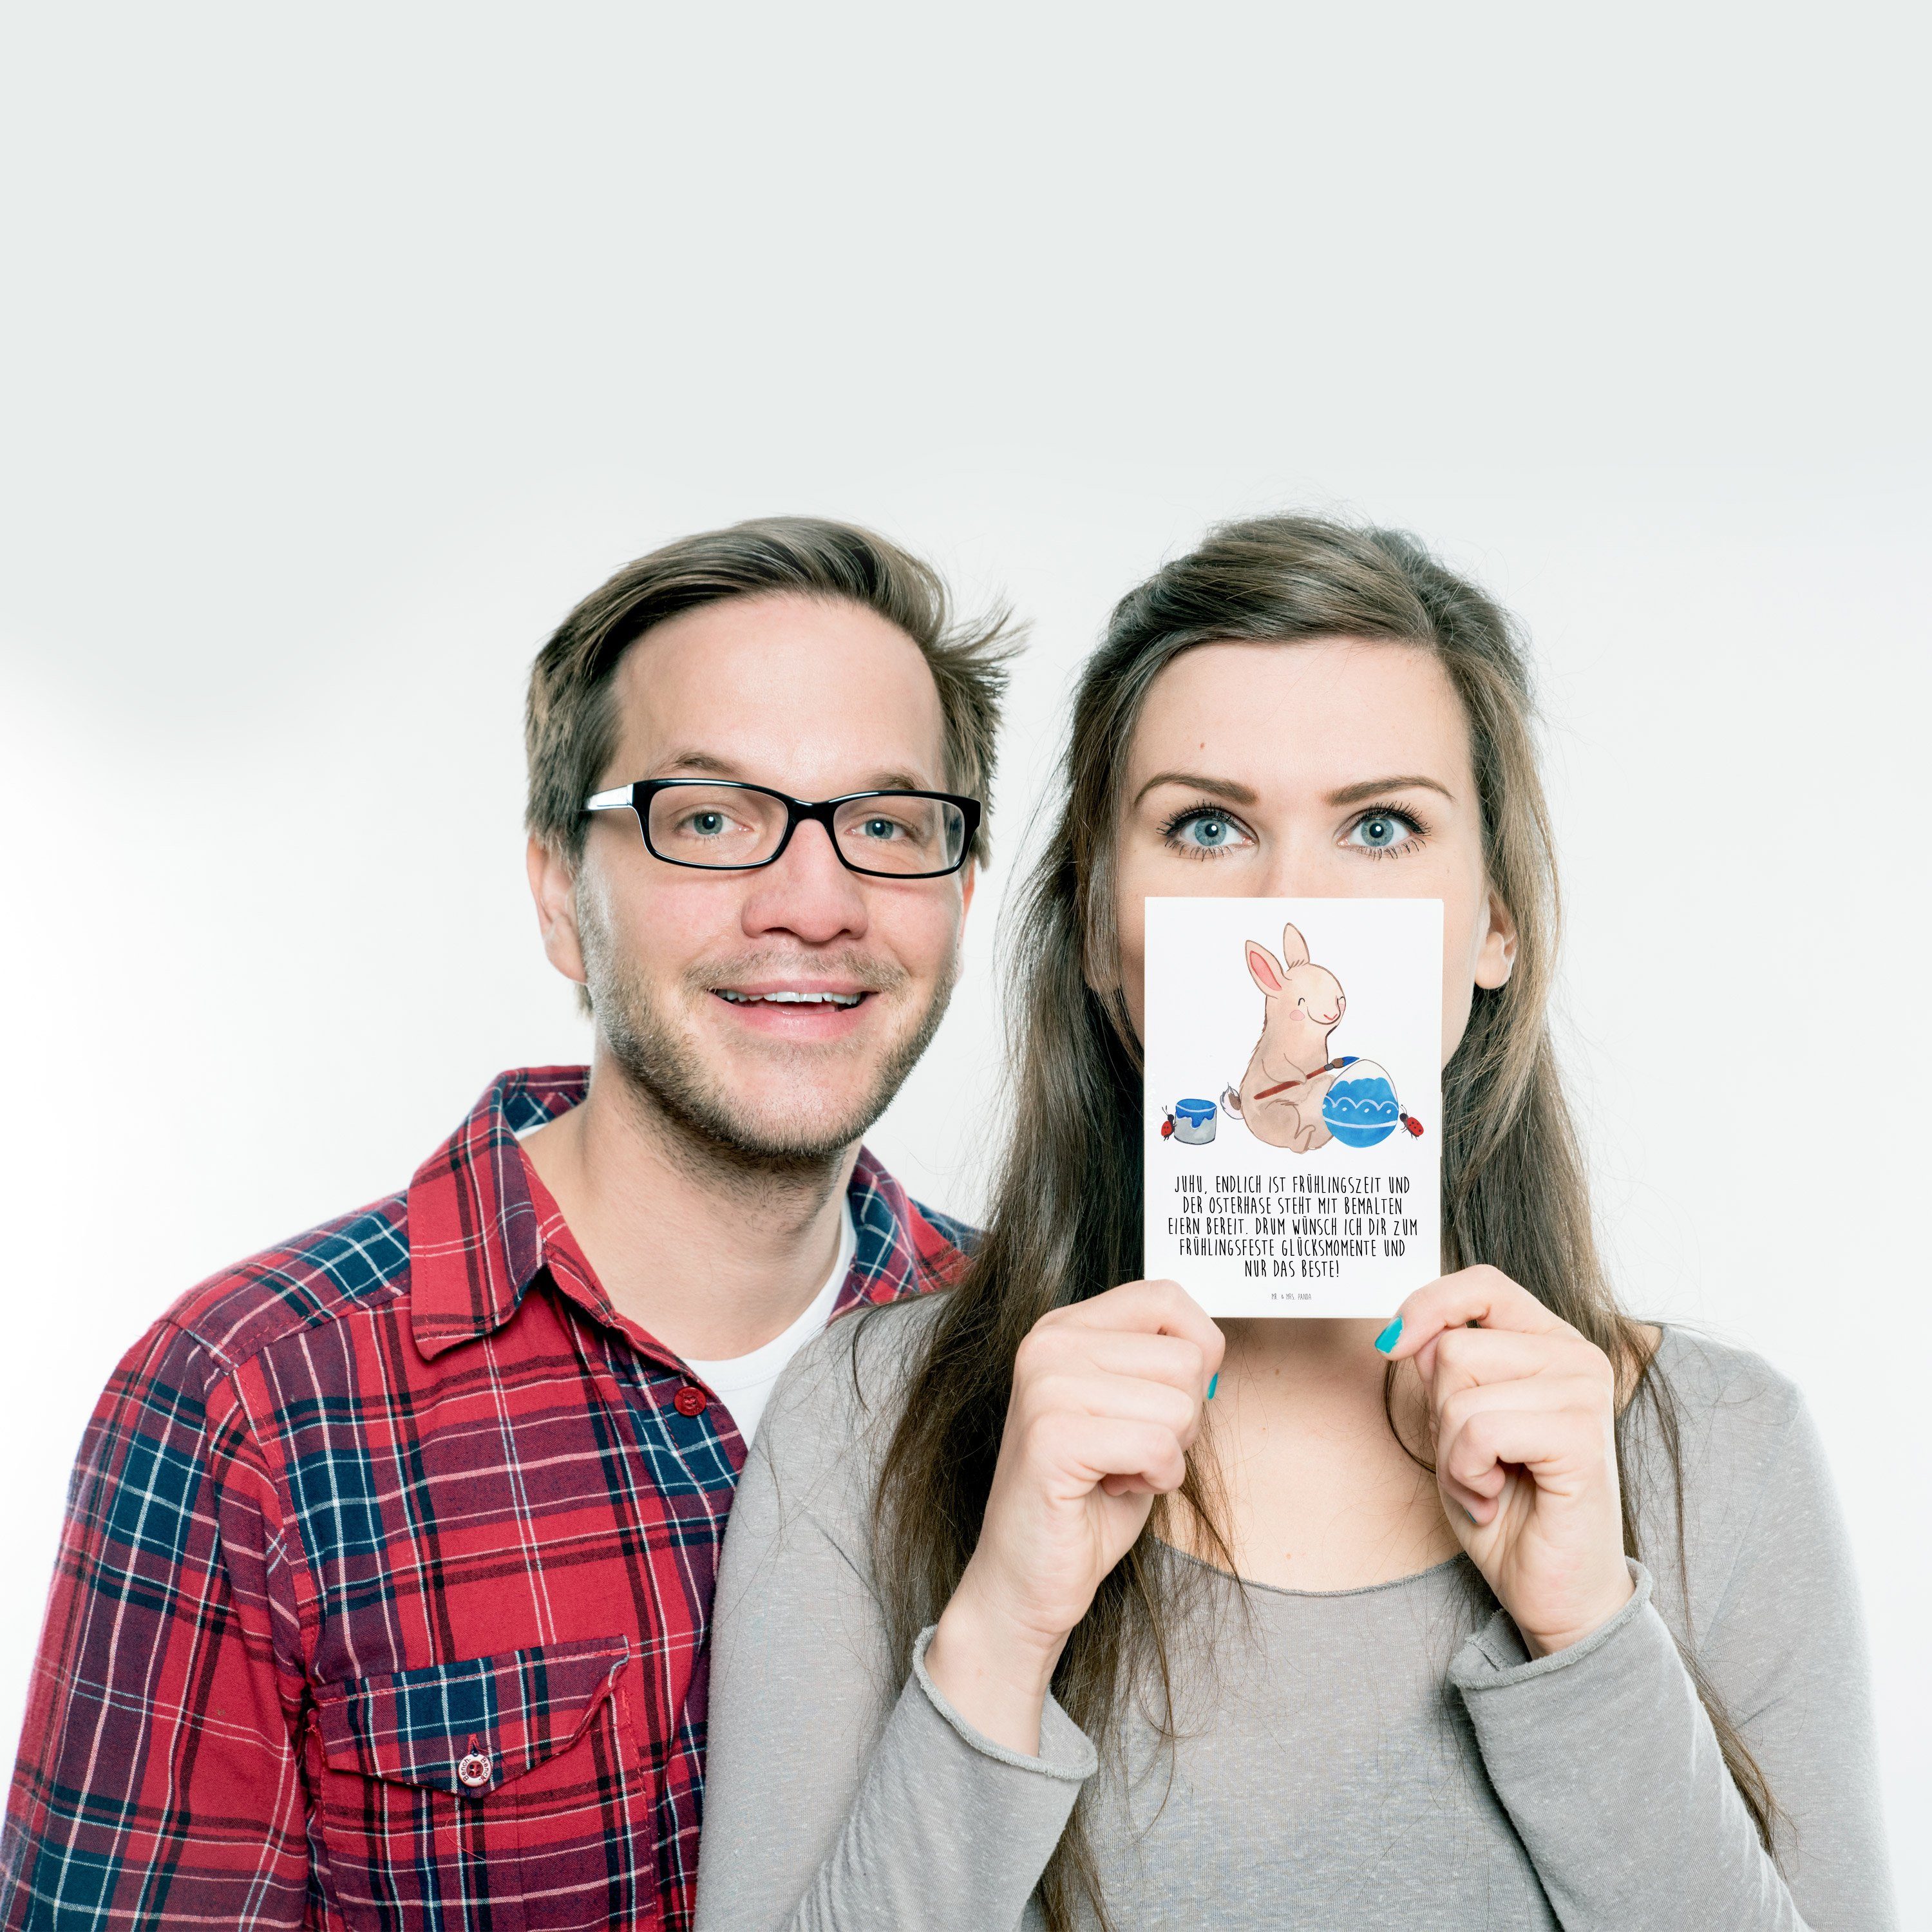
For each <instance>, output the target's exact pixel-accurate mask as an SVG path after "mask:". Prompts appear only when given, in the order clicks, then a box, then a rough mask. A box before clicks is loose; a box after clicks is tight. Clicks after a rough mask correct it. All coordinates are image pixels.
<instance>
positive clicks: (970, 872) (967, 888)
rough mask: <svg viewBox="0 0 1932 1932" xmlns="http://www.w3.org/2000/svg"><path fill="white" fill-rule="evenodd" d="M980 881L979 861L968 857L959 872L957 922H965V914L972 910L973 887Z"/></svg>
mask: <svg viewBox="0 0 1932 1932" xmlns="http://www.w3.org/2000/svg"><path fill="white" fill-rule="evenodd" d="M978 883H980V865H979V862H978V860H977V859H968V860H967V861H966V863H965V865H963V866H962V868H960V873H959V923H960V924H961V925H962V926H964V925H965V923H966V915H967V914H968V913H969V912H971V910H973V888H974V886H976V885H977V884H978Z"/></svg>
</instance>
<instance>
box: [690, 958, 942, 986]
mask: <svg viewBox="0 0 1932 1932" xmlns="http://www.w3.org/2000/svg"><path fill="white" fill-rule="evenodd" d="M911 978H912V975H911V974H910V973H909V972H907V970H906V969H905V968H904V967H903V966H901V965H900V964H899V963H898V961H897V960H895V959H883V958H881V957H880V956H878V955H877V954H876V953H859V952H856V951H854V950H851V949H850V948H845V949H842V950H840V951H838V952H836V953H793V952H775V951H772V950H769V948H767V949H763V950H760V951H757V952H754V953H736V954H733V956H731V957H730V959H710V960H706V962H704V963H703V965H699V966H693V967H691V968H689V969H688V970H687V971H686V972H685V975H684V982H685V985H686V986H688V987H689V988H690V989H691V991H692V992H700V993H712V992H718V990H719V989H722V988H727V987H736V986H746V985H749V984H752V983H755V982H757V981H760V980H803V981H805V982H806V983H814V982H817V983H825V982H828V981H829V982H832V983H837V984H839V985H842V986H850V987H851V988H852V989H853V990H854V991H856V992H867V993H895V992H898V991H899V990H900V989H901V987H903V986H906V985H907V983H909V982H910V980H911Z"/></svg>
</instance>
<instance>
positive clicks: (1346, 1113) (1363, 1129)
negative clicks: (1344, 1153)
mask: <svg viewBox="0 0 1932 1932" xmlns="http://www.w3.org/2000/svg"><path fill="white" fill-rule="evenodd" d="M1322 1119H1323V1120H1324V1121H1325V1122H1326V1123H1327V1124H1328V1131H1329V1132H1330V1133H1331V1134H1333V1135H1334V1136H1335V1138H1336V1139H1337V1140H1338V1141H1340V1142H1341V1143H1342V1145H1343V1146H1344V1147H1355V1148H1370V1147H1373V1146H1374V1145H1376V1142H1378V1141H1385V1140H1387V1139H1388V1137H1389V1136H1390V1135H1391V1134H1392V1133H1394V1132H1395V1130H1396V1129H1397V1127H1398V1126H1400V1124H1401V1121H1402V1106H1401V1103H1400V1102H1399V1101H1397V1099H1396V1097H1395V1087H1394V1083H1393V1082H1391V1080H1390V1079H1389V1077H1388V1075H1387V1074H1386V1073H1384V1072H1383V1071H1382V1069H1381V1068H1380V1067H1378V1066H1377V1065H1376V1064H1375V1062H1374V1061H1372V1060H1358V1061H1356V1063H1355V1065H1354V1066H1352V1067H1350V1068H1349V1070H1348V1074H1347V1077H1346V1079H1340V1080H1338V1081H1337V1082H1335V1084H1334V1086H1332V1087H1331V1088H1329V1090H1328V1092H1327V1093H1326V1094H1324V1095H1323V1096H1322Z"/></svg>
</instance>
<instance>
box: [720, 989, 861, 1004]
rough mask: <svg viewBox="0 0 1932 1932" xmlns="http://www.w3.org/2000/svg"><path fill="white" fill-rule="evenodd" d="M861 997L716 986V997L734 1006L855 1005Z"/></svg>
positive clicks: (848, 994) (849, 994)
mask: <svg viewBox="0 0 1932 1932" xmlns="http://www.w3.org/2000/svg"><path fill="white" fill-rule="evenodd" d="M863 997H864V995H862V994H859V993H733V992H726V991H725V989H724V988H723V987H720V988H719V989H718V998H721V999H725V1000H729V1001H730V1002H731V1004H733V1006H734V1007H755V1006H759V1005H761V1004H762V1005H768V1006H774V1007H856V1005H857V1004H859V1001H860V1000H861V999H862V998H863Z"/></svg>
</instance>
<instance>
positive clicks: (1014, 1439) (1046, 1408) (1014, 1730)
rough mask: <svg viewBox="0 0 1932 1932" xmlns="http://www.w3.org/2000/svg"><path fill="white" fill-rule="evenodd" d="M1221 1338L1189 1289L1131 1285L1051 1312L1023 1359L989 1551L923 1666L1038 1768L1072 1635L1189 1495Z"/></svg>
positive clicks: (973, 1717) (987, 1524) (990, 1509)
mask: <svg viewBox="0 0 1932 1932" xmlns="http://www.w3.org/2000/svg"><path fill="white" fill-rule="evenodd" d="M1222 1348H1223V1342H1222V1337H1221V1331H1220V1330H1219V1329H1218V1328H1216V1327H1215V1325H1214V1323H1213V1322H1211V1321H1209V1320H1208V1317H1207V1316H1205V1314H1203V1313H1202V1311H1201V1309H1200V1307H1199V1304H1197V1303H1196V1302H1195V1301H1193V1299H1192V1298H1190V1296H1189V1295H1187V1292H1186V1291H1185V1290H1184V1289H1181V1287H1180V1286H1178V1284H1176V1283H1173V1282H1171V1281H1134V1282H1129V1283H1127V1284H1126V1285H1125V1286H1123V1287H1120V1288H1115V1289H1109V1290H1108V1292H1106V1294H1105V1295H1096V1296H1094V1298H1093V1299H1092V1300H1091V1301H1082V1302H1076V1304H1074V1305H1073V1307H1070V1308H1058V1309H1055V1310H1053V1311H1052V1313H1049V1314H1047V1315H1043V1316H1041V1318H1040V1320H1039V1321H1038V1322H1036V1323H1035V1324H1034V1327H1033V1330H1032V1331H1031V1334H1028V1337H1027V1338H1026V1340H1025V1341H1024V1342H1022V1343H1021V1344H1020V1346H1019V1352H1018V1354H1017V1355H1016V1356H1015V1358H1014V1361H1013V1394H1012V1396H1011V1397H1010V1399H1009V1400H1008V1402H1007V1425H1006V1431H1005V1433H1004V1435H1003V1436H1002V1437H1001V1441H1000V1455H999V1460H998V1463H997V1465H996V1466H995V1469H994V1471H993V1481H992V1489H991V1490H990V1491H989V1493H988V1496H987V1498H986V1517H985V1520H984V1521H983V1523H982V1525H981V1526H980V1541H979V1544H978V1547H977V1548H976V1549H975V1550H974V1553H973V1557H972V1560H971V1562H969V1563H968V1565H967V1566H966V1573H965V1576H964V1577H962V1578H961V1580H960V1583H959V1589H957V1590H956V1591H955V1592H953V1599H952V1601H951V1602H950V1603H949V1604H947V1607H946V1610H945V1612H944V1614H943V1615H942V1616H941V1618H940V1619H939V1627H938V1629H937V1630H936V1631H935V1632H934V1634H933V1639H932V1644H931V1646H929V1649H928V1650H927V1652H926V1671H927V1673H928V1675H929V1676H931V1678H932V1681H933V1682H934V1683H935V1685H938V1688H939V1689H940V1691H941V1692H942V1693H943V1694H944V1696H945V1697H946V1699H947V1702H948V1703H950V1704H951V1705H952V1706H953V1708H954V1709H956V1710H957V1711H958V1712H959V1713H960V1715H962V1717H964V1718H965V1719H966V1721H968V1723H969V1724H972V1725H973V1726H974V1727H975V1728H976V1729H977V1730H980V1731H983V1732H984V1733H986V1736H989V1737H990V1738H992V1739H995V1741H996V1742H999V1743H1001V1744H1004V1745H1007V1747H1008V1748H1010V1749H1011V1750H1014V1751H1021V1752H1023V1753H1025V1754H1026V1755H1027V1756H1028V1757H1033V1756H1035V1755H1037V1754H1038V1751H1039V1750H1040V1712H1041V1710H1042V1709H1043V1706H1044V1705H1045V1703H1046V1693H1047V1687H1048V1685H1049V1684H1050V1683H1051V1682H1052V1676H1053V1669H1054V1666H1055V1664H1056V1663H1057V1662H1058V1661H1059V1657H1060V1653H1061V1649H1062V1648H1063V1647H1064V1645H1065V1643H1066V1642H1067V1634H1068V1633H1069V1632H1070V1631H1071V1630H1072V1629H1073V1627H1074V1625H1076V1624H1077V1623H1078V1622H1079V1621H1080V1619H1082V1617H1083V1616H1085V1615H1086V1614H1087V1607H1088V1605H1089V1604H1091V1603H1092V1601H1094V1592H1095V1591H1096V1590H1097V1589H1099V1588H1100V1581H1101V1579H1102V1578H1103V1577H1105V1576H1106V1574H1107V1573H1108V1571H1110V1570H1112V1568H1113V1567H1114V1565H1115V1564H1117V1563H1118V1562H1120V1560H1121V1558H1122V1557H1123V1556H1125V1555H1126V1554H1127V1551H1128V1550H1129V1549H1130V1548H1131V1547H1132V1546H1133V1542H1134V1540H1135V1538H1136V1537H1138V1536H1139V1535H1140V1533H1141V1531H1142V1528H1143V1526H1145V1523H1146V1522H1147V1520H1148V1511H1150V1510H1151V1509H1152V1508H1153V1507H1154V1498H1155V1497H1156V1496H1160V1495H1164V1494H1166V1493H1169V1492H1171V1491H1172V1490H1177V1489H1178V1488H1179V1487H1181V1478H1182V1476H1183V1475H1184V1473H1185V1472H1186V1469H1187V1451H1188V1450H1189V1448H1190V1447H1191V1446H1192V1445H1193V1442H1194V1439H1195V1437H1196V1436H1197V1435H1198V1434H1199V1433H1200V1429H1201V1414H1202V1402H1203V1400H1205V1397H1206V1394H1207V1391H1208V1385H1209V1383H1210V1382H1211V1381H1212V1380H1213V1379H1214V1376H1215V1375H1216V1373H1217V1372H1218V1371H1219V1370H1220V1366H1221V1352H1222Z"/></svg>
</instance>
